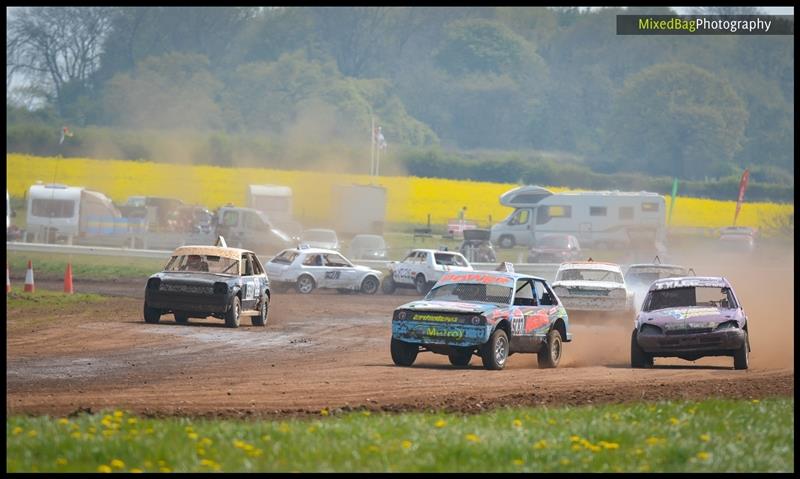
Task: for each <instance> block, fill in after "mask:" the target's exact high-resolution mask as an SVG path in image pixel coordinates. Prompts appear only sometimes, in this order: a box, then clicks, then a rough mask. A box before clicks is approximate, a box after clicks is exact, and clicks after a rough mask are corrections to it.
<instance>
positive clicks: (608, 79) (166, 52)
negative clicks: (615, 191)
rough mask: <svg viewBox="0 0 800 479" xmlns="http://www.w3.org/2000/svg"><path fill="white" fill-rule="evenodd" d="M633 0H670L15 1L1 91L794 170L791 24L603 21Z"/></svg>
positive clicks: (433, 137) (123, 123)
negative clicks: (260, 4)
mask: <svg viewBox="0 0 800 479" xmlns="http://www.w3.org/2000/svg"><path fill="white" fill-rule="evenodd" d="M720 12H723V11H722V10H719V9H717V10H714V9H711V10H708V9H706V10H704V11H699V12H698V13H705V14H708V13H720ZM748 12H749V13H753V12H755V10H739V11H736V12H734V13H748ZM634 13H636V14H671V13H674V12H672V11H671V10H669V9H668V8H639V9H627V10H626V9H619V8H603V9H593V10H583V9H577V8H539V7H535V8H534V7H530V8H528V7H525V8H522V7H514V8H483V7H481V8H475V7H470V8H466V7H464V8H427V7H408V8H380V7H309V8H256V7H230V8H228V7H225V8H198V7H37V8H13V9H12V10H11V11H10V12H9V21H8V23H7V43H6V58H7V67H6V72H7V76H6V78H7V79H6V85H7V91H11V92H12V94H11V96H10V98H11V101H12V102H14V103H15V104H25V105H27V106H28V107H29V108H32V107H33V105H44V106H45V107H48V108H52V109H53V111H54V112H55V116H57V117H58V118H59V119H60V120H62V121H67V122H70V123H71V124H73V125H77V126H88V125H94V126H106V127H113V128H123V129H143V128H146V129H159V130H173V129H194V130H203V131H224V132H227V133H232V134H252V135H259V136H266V137H275V138H281V139H283V140H285V139H286V138H289V139H296V141H297V142H311V143H318V144H325V143H329V142H351V143H358V142H368V141H369V131H370V120H371V118H372V117H373V116H376V117H378V118H379V119H380V123H381V124H382V126H383V130H384V132H385V134H386V137H387V140H388V142H389V144H390V146H391V145H392V144H395V145H398V144H399V145H406V146H413V147H420V146H430V145H438V146H441V147H443V148H446V149H459V150H473V149H485V148H490V149H501V150H523V149H537V150H547V151H561V152H567V153H570V154H574V155H576V156H577V157H579V158H582V160H583V162H584V163H585V164H586V165H588V166H589V167H591V168H592V169H593V170H595V171H598V172H602V173H614V172H620V171H637V172H642V173H646V174H652V175H666V176H673V175H674V176H678V177H680V178H686V179H702V178H705V177H722V176H727V175H730V174H731V173H732V172H734V171H740V170H741V168H742V167H745V166H752V165H765V166H770V167H772V168H775V169H778V170H781V171H785V172H786V174H787V175H792V174H793V171H794V165H793V154H794V151H793V139H794V116H793V114H794V106H793V105H794V44H793V38H792V36H747V35H719V36H666V35H665V36H626V35H616V15H618V14H634ZM724 13H731V12H730V11H725V12H724ZM21 78H23V79H25V80H27V81H26V82H24V85H25V86H24V87H22V88H18V87H17V86H16V84H17V83H16V82H18V81H19V79H21ZM264 164H265V165H269V158H264Z"/></svg>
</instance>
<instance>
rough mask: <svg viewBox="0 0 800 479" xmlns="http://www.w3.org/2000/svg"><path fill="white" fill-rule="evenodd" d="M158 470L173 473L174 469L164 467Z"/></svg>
mask: <svg viewBox="0 0 800 479" xmlns="http://www.w3.org/2000/svg"><path fill="white" fill-rule="evenodd" d="M158 470H159V471H161V472H172V469H170V468H168V467H164V466H162V467H160V468H159V469H158Z"/></svg>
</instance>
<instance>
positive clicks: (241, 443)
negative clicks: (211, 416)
mask: <svg viewBox="0 0 800 479" xmlns="http://www.w3.org/2000/svg"><path fill="white" fill-rule="evenodd" d="M245 444H246V443H245V442H244V441H242V440H241V439H234V440H233V447H235V448H237V449H241V448H243V447H244V445H245Z"/></svg>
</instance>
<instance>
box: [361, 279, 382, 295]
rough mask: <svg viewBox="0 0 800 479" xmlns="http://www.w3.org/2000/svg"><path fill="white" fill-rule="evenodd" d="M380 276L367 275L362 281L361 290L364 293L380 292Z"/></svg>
mask: <svg viewBox="0 0 800 479" xmlns="http://www.w3.org/2000/svg"><path fill="white" fill-rule="evenodd" d="M379 285H380V284H379V283H378V278H376V277H375V276H367V277H366V278H364V281H362V282H361V292H362V293H364V294H375V293H377V292H378V286H379Z"/></svg>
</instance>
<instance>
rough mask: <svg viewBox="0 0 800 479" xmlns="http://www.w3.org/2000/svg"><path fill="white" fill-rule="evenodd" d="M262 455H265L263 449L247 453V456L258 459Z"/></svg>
mask: <svg viewBox="0 0 800 479" xmlns="http://www.w3.org/2000/svg"><path fill="white" fill-rule="evenodd" d="M262 454H263V451H262V450H261V449H253V450H252V451H249V452H248V453H247V455H248V456H250V457H258V456H260V455H262Z"/></svg>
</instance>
